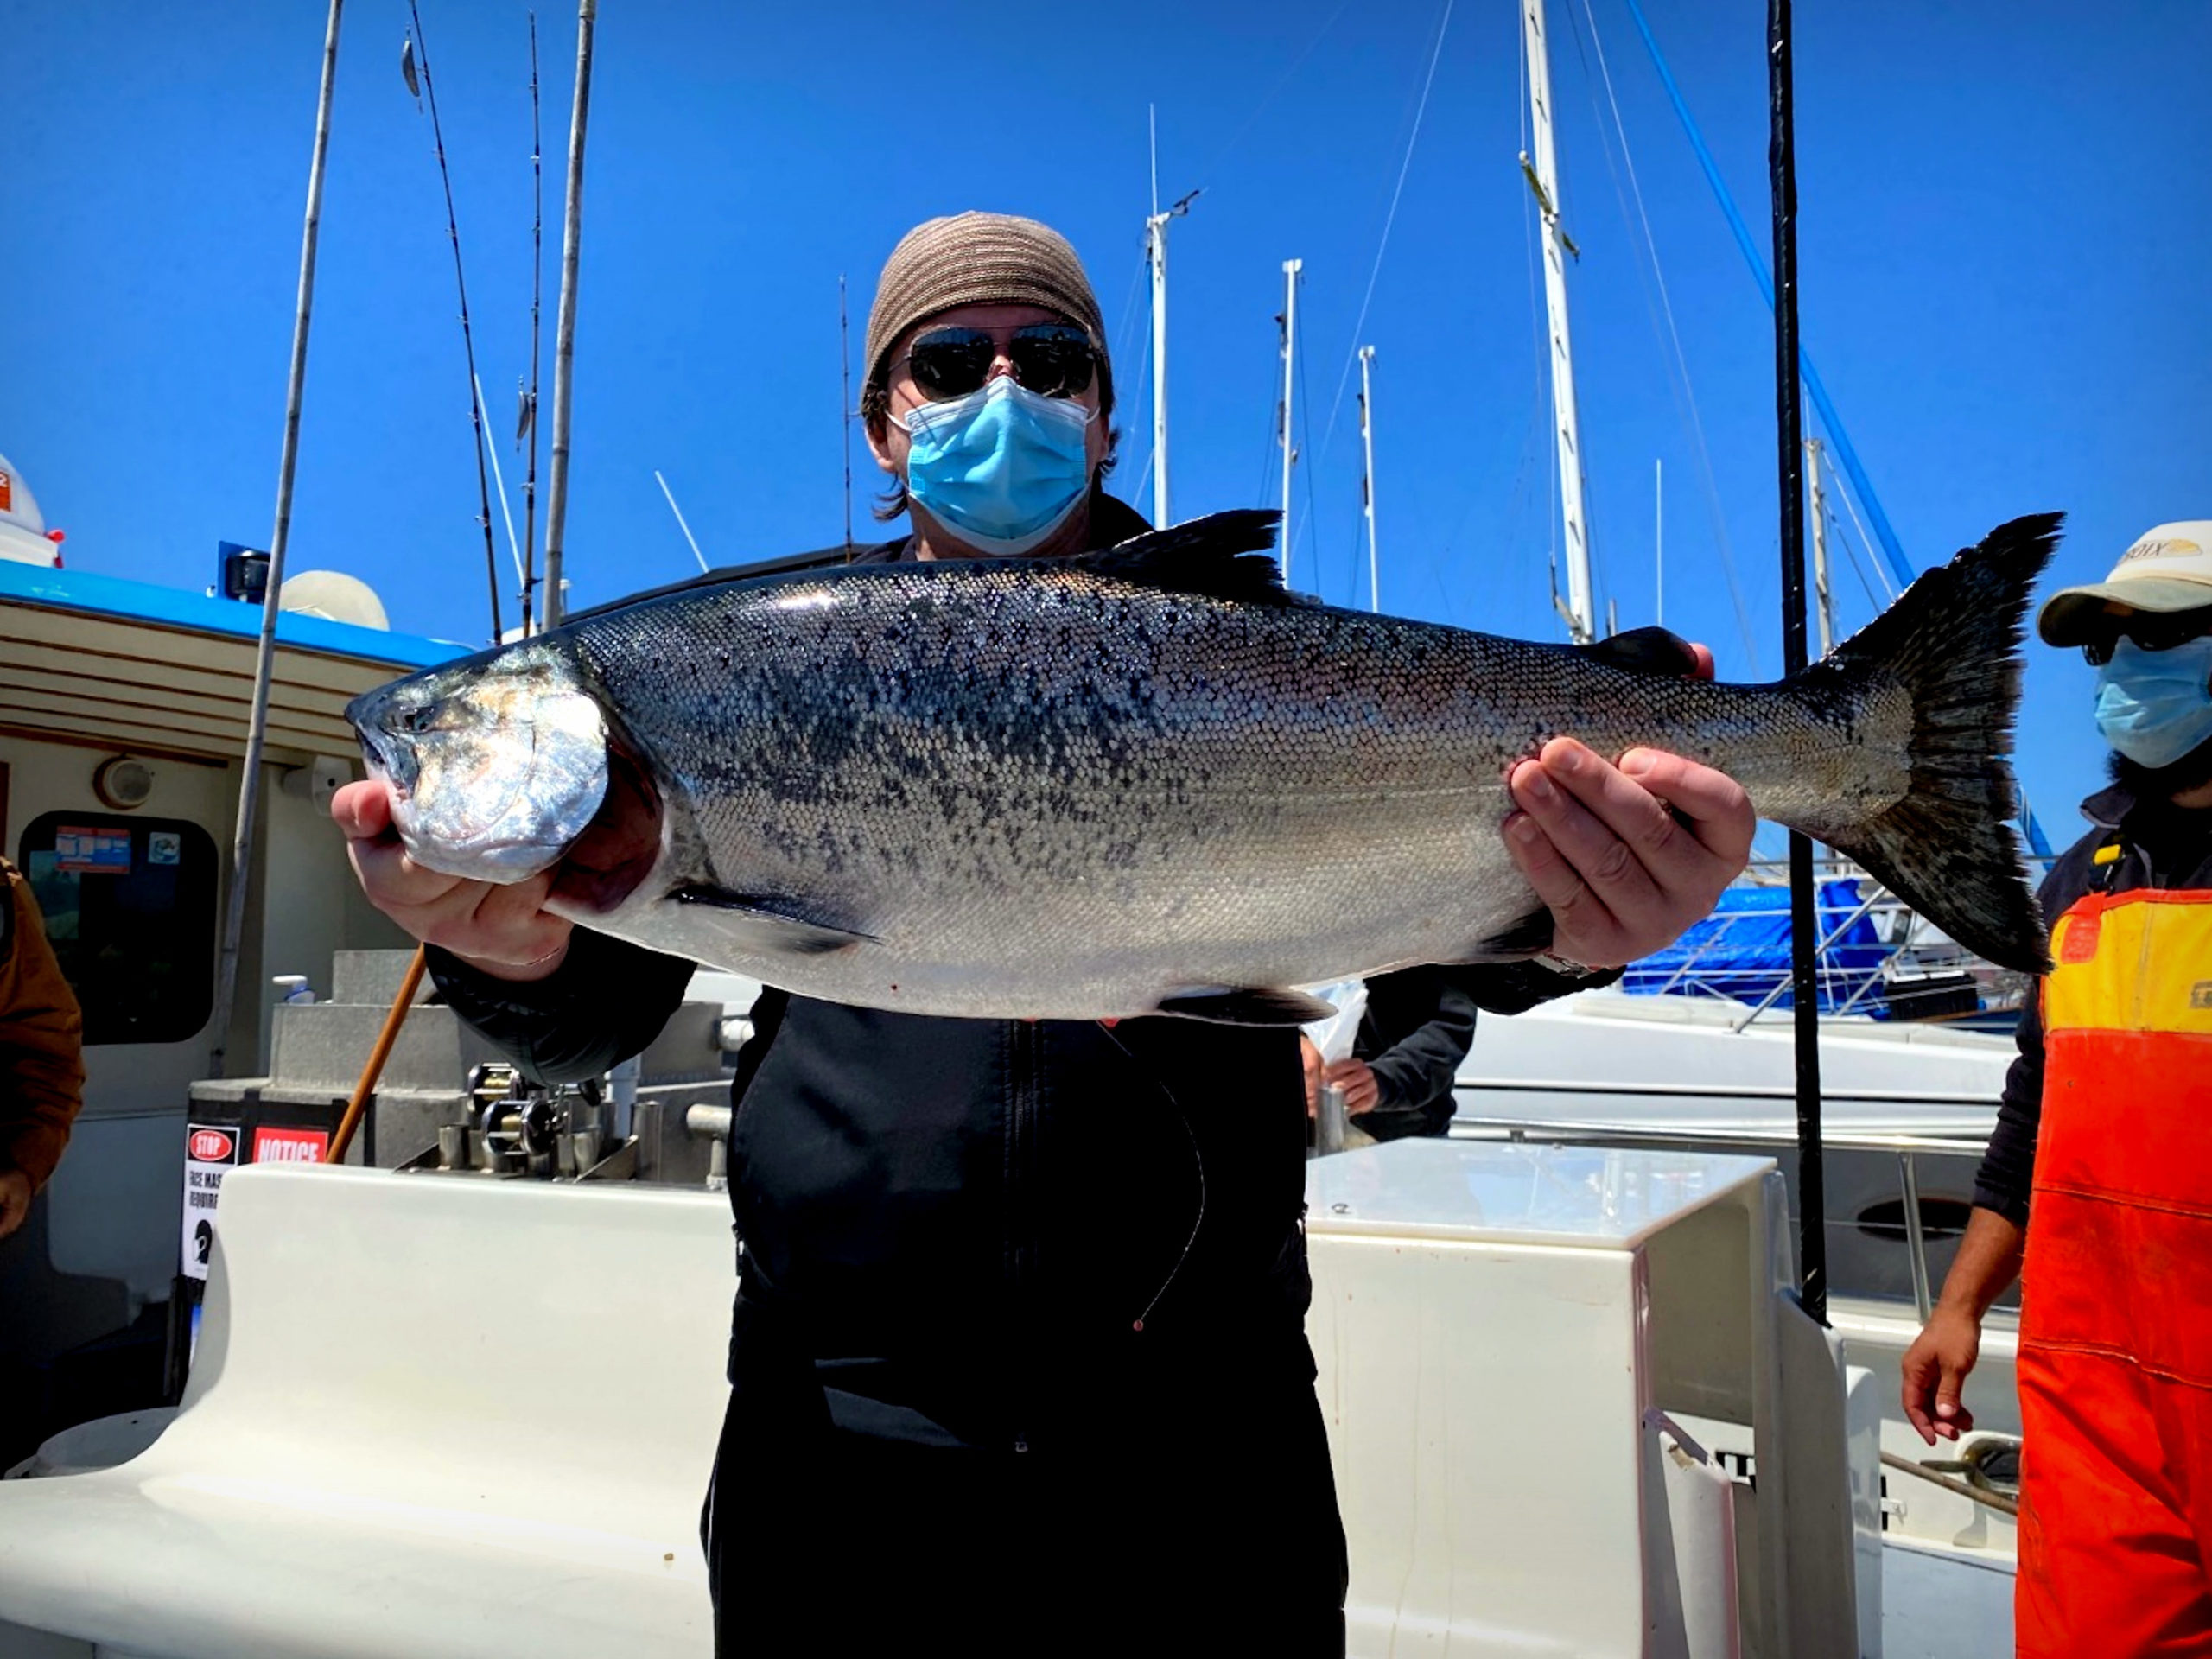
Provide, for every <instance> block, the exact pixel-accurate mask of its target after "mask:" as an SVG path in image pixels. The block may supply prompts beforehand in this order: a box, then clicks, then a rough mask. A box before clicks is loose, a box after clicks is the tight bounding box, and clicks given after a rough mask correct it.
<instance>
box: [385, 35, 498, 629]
mask: <svg viewBox="0 0 2212 1659" xmlns="http://www.w3.org/2000/svg"><path fill="white" fill-rule="evenodd" d="M407 15H408V16H409V18H410V20H412V22H413V23H414V26H415V28H414V35H413V39H412V41H410V45H412V44H413V43H414V42H416V41H419V42H420V43H421V45H422V54H421V56H420V58H419V60H418V59H416V58H414V57H412V56H411V55H410V56H403V58H402V59H401V68H402V70H403V72H404V71H406V70H409V69H410V68H411V67H417V66H419V67H420V68H421V71H422V77H423V97H424V99H426V100H427V101H428V103H429V109H430V137H431V141H432V143H434V144H435V146H436V147H437V156H438V179H439V181H440V182H441V183H442V184H443V185H444V186H445V193H446V234H447V236H448V238H451V240H452V242H453V279H454V286H455V287H457V288H458V289H460V290H461V353H462V354H463V356H465V357H466V358H467V363H468V424H469V428H470V429H471V430H472V431H474V433H475V435H476V500H477V513H476V522H477V523H478V524H480V525H481V526H482V527H483V531H484V574H485V576H486V578H487V579H488V581H489V582H490V583H491V589H492V639H493V644H495V645H496V644H497V643H498V642H499V637H500V633H501V632H502V630H501V628H500V626H499V550H498V549H497V548H496V547H494V546H493V542H492V482H491V480H490V479H489V478H488V477H487V476H486V473H485V470H484V447H485V444H486V442H487V440H486V436H485V433H484V415H483V409H482V405H481V404H480V401H479V399H478V397H477V390H476V340H475V337H474V335H473V334H471V333H470V332H469V327H468V279H467V277H464V276H463V275H462V274H461V221H460V220H459V219H457V218H455V217H454V208H453V175H452V173H451V172H450V171H449V170H448V168H447V166H446V140H445V130H444V129H443V128H442V126H441V125H440V124H439V122H438V91H437V88H436V86H435V85H433V84H432V82H431V79H430V42H429V38H428V37H427V36H425V35H423V14H422V12H421V10H419V9H418V8H417V7H416V3H415V0H407ZM407 80H408V85H409V87H410V90H411V89H412V87H413V86H414V80H415V77H414V76H413V74H411V73H410V74H408V76H407Z"/></svg>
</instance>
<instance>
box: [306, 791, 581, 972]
mask: <svg viewBox="0 0 2212 1659" xmlns="http://www.w3.org/2000/svg"><path fill="white" fill-rule="evenodd" d="M330 816H331V817H332V819H333V820H334V822H335V823H337V825H338V827H339V829H341V830H343V831H344V832H345V835H346V856H347V857H349V858H350V859H352V860H353V874H355V875H357V876H359V878H360V881H361V891H362V892H364V893H366V894H367V895H368V898H369V902H370V903H371V904H372V905H374V906H376V907H377V908H378V910H380V911H382V912H384V913H385V915H387V916H389V917H391V919H392V920H393V921H395V922H397V923H398V924H399V925H400V926H402V927H404V928H405V929H406V930H407V931H409V932H410V933H411V934H413V935H414V936H415V937H416V938H418V939H421V940H423V942H424V943H425V944H437V945H442V946H444V947H445V948H446V949H447V950H450V951H452V952H453V953H454V955H455V956H457V957H460V958H461V960H462V961H464V962H466V963H469V964H470V965H471V966H472V967H475V968H480V969H483V970H484V971H485V972H486V973H487V974H490V975H492V976H493V977H494V978H498V979H505V980H515V981H521V980H532V979H543V978H544V977H545V976H547V975H549V974H550V973H551V972H552V971H553V970H554V969H556V968H558V967H559V966H560V965H561V959H562V958H563V957H565V956H566V955H567V954H568V950H569V927H570V924H569V922H568V921H566V920H565V919H563V918H561V917H558V916H553V915H549V914H548V913H547V912H545V911H544V909H543V905H544V903H545V896H546V894H547V893H548V892H549V891H550V889H551V887H552V885H553V877H552V874H551V873H550V871H549V872H547V873H546V874H541V875H535V876H532V877H531V879H530V880H527V881H518V882H516V883H514V884H513V885H512V886H511V887H497V886H494V885H493V883H491V882H489V881H464V880H461V878H460V877H458V876H452V875H441V874H439V873H438V872H437V871H435V870H426V869H424V868H423V867H422V866H421V865H420V864H417V863H416V861H414V860H413V859H411V858H410V857H408V855H407V853H406V849H404V848H403V847H401V845H400V844H399V833H398V831H397V830H396V829H393V828H392V823H391V785H388V784H386V783H385V781H384V780H383V779H374V778H372V779H369V780H368V781H367V782H366V783H359V784H348V785H346V786H345V787H344V788H343V789H341V790H340V791H338V792H337V794H335V795H334V796H332V797H331V800H330Z"/></svg>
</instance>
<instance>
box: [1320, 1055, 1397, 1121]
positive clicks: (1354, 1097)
mask: <svg viewBox="0 0 2212 1659" xmlns="http://www.w3.org/2000/svg"><path fill="white" fill-rule="evenodd" d="M1321 1080H1322V1081H1323V1082H1324V1083H1333V1084H1336V1086H1337V1087H1338V1088H1339V1089H1341V1090H1344V1110H1345V1111H1346V1112H1347V1113H1349V1114H1350V1115H1351V1116H1353V1117H1357V1116H1359V1115H1360V1114H1361V1113H1362V1112H1371V1111H1373V1110H1374V1109H1375V1108H1376V1104H1377V1103H1379V1102H1380V1101H1381V1100H1382V1098H1383V1085H1382V1084H1381V1083H1380V1082H1379V1081H1378V1080H1377V1079H1376V1076H1375V1070H1374V1068H1373V1067H1372V1066H1370V1065H1368V1063H1367V1062H1366V1061H1365V1060H1332V1061H1330V1062H1329V1065H1328V1066H1327V1068H1326V1069H1325V1071H1323V1072H1322V1073H1321Z"/></svg>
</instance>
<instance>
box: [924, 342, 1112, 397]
mask: <svg viewBox="0 0 2212 1659" xmlns="http://www.w3.org/2000/svg"><path fill="white" fill-rule="evenodd" d="M998 354H999V347H998V342H997V341H996V340H994V339H993V338H992V336H991V334H990V332H989V331H988V329H982V328H932V329H931V330H930V331H929V332H928V333H927V334H924V335H922V336H921V338H920V339H918V340H916V341H915V342H914V343H913V346H912V347H911V348H910V349H909V350H908V351H907V353H906V367H907V370H908V372H911V373H912V375H913V377H914V384H915V385H917V386H918V387H920V388H921V390H922V391H923V393H924V394H925V396H926V397H928V398H929V400H930V401H931V403H939V402H942V401H943V400H944V399H945V398H948V397H966V396H967V395H968V394H969V392H971V391H976V390H977V389H979V388H980V387H981V386H982V384H983V382H984V381H986V380H988V379H989V378H990V376H991V365H992V363H994V362H995V360H997V358H998ZM1006 355H1007V360H1008V361H1010V362H1011V363H1012V364H1013V365H1014V378H1015V379H1016V380H1018V381H1020V383H1021V385H1023V386H1024V387H1026V388H1027V390H1029V391H1033V392H1035V393H1036V394H1037V395H1038V396H1039V397H1081V396H1082V395H1083V394H1084V392H1085V391H1089V390H1090V378H1091V375H1092V374H1093V373H1094V372H1095V371H1096V363H1097V358H1098V353H1097V352H1096V349H1095V348H1094V347H1093V346H1091V343H1090V335H1089V334H1085V333H1084V331H1083V330H1082V329H1080V328H1077V327H1071V326H1070V325H1068V324H1066V323H1059V322H1033V323H1030V324H1028V325H1027V327H1020V328H1017V329H1015V330H1014V334H1013V337H1012V338H1011V339H1009V340H1007V345H1006Z"/></svg>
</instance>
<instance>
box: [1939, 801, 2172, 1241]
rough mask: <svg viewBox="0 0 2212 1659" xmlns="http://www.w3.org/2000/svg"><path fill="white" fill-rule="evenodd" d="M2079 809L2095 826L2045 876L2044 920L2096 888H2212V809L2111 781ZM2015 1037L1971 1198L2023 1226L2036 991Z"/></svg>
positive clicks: (2038, 1043) (2039, 1104)
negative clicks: (2101, 853)
mask: <svg viewBox="0 0 2212 1659" xmlns="http://www.w3.org/2000/svg"><path fill="white" fill-rule="evenodd" d="M2082 816H2083V817H2087V818H2088V820H2089V822H2090V823H2092V824H2094V826H2095V828H2094V829H2091V830H2090V831H2089V833H2088V835H2086V836H2082V839H2081V840H2079V841H2077V842H2075V843H2074V844H2073V845H2072V846H2071V847H2069V848H2068V849H2066V851H2065V853H2064V854H2063V855H2061V857H2060V858H2059V861H2058V862H2057V863H2056V865H2054V866H2052V868H2051V872H2050V875H2048V876H2047V877H2045V878H2044V884H2043V890H2042V892H2041V893H2040V895H2039V898H2040V899H2041V902H2042V905H2043V915H2044V921H2045V922H2046V923H2047V924H2050V925H2056V924H2057V921H2058V918H2060V917H2062V916H2063V915H2064V914H2065V913H2066V912H2068V911H2069V909H2071V908H2072V907H2073V906H2074V905H2075V902H2076V901H2078V900H2079V899H2082V897H2084V896H2085V895H2086V894H2088V893H2092V892H2105V893H2131V892H2133V891H2134V890H2135V889H2137V888H2139V887H2164V888H2167V889H2193V890H2196V891H2200V892H2201V891H2203V890H2204V889H2207V888H2212V810H2202V811H2184V810H2182V809H2181V808H2179V807H2177V806H2175V805H2174V804H2172V803H2171V802H2170V801H2138V800H2137V799H2136V798H2134V797H2133V795H2131V794H2130V793H2129V792H2128V791H2126V790H2125V789H2122V788H2120V787H2118V786H2114V787H2113V788H2111V789H2107V790H2105V791H2101V793H2099V794H2095V795H2092V796H2091V797H2090V798H2088V800H2086V801H2084V802H2082ZM2114 846H2116V847H2118V848H2119V849H2120V857H2119V858H2118V859H2117V860H2115V861H2113V862H2112V863H2109V864H2106V865H2099V864H2098V863H2097V861H2096V855H2097V852H2098V850H2099V849H2101V848H2106V847H2114ZM2018 1042H2019V1046H2020V1058H2018V1059H2017V1060H2014V1061H2013V1062H2012V1070H2011V1071H2008V1072H2007V1073H2006V1074H2005V1094H2004V1098H2003V1100H2002V1102H2001V1103H2000V1104H1999V1107H1998V1109H1997V1128H1996V1129H1995V1130H1994V1131H1993V1133H1992V1134H1991V1135H1990V1137H1989V1149H1988V1151H1987V1152H1986V1154H1983V1157H1982V1161H1981V1168H1980V1172H1979V1173H1977V1174H1976V1176H1975V1178H1974V1202H1975V1203H1976V1204H1978V1205H1980V1206H1981V1207H1982V1208H1983V1209H1985V1210H1994V1211H1997V1213H1998V1214H1999V1215H2001V1216H2003V1217H2005V1218H2006V1219H2007V1220H2009V1221H2011V1222H2012V1223H2013V1224H2015V1225H2018V1226H2023V1227H2024V1226H2025V1225H2027V1221H2028V1194H2029V1192H2030V1190H2031V1188H2032V1187H2033V1185H2034V1183H2035V1169H2036V1132H2037V1128H2039V1127H2040V1126H2041V1124H2042V1122H2043V1019H2042V1004H2041V999H2040V998H2039V997H2031V998H2029V999H2028V1005H2027V1007H2024V1008H2023V1009H2022V1010H2021V1011H2020V1027H2019V1033H2018Z"/></svg>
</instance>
